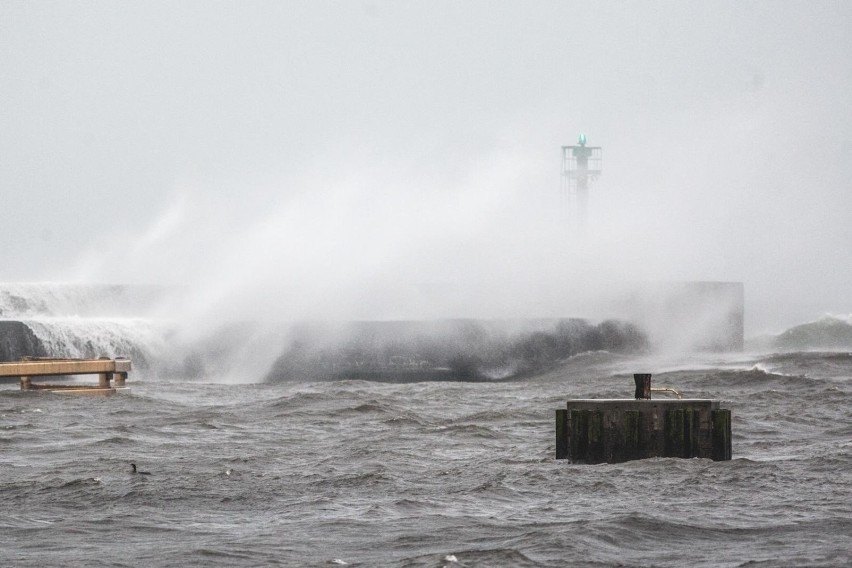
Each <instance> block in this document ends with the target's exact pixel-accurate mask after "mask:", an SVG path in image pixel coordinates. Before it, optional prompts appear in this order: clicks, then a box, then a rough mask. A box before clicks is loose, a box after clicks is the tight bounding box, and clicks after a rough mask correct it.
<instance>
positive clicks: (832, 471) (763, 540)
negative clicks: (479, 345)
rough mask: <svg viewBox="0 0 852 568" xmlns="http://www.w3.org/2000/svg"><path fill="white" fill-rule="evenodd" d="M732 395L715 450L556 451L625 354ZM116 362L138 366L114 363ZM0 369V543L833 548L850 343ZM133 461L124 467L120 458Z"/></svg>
mask: <svg viewBox="0 0 852 568" xmlns="http://www.w3.org/2000/svg"><path fill="white" fill-rule="evenodd" d="M645 370H648V371H652V372H654V373H655V378H654V384H655V386H663V385H667V386H673V387H676V388H678V389H680V390H683V391H684V392H685V394H687V395H689V396H690V397H706V398H714V399H722V400H727V401H730V403H729V407H730V408H731V409H732V410H733V432H734V440H733V453H734V459H733V460H732V461H729V462H712V461H708V460H699V459H693V460H678V459H651V460H642V461H635V462H629V463H625V464H618V465H606V464H604V465H595V466H588V465H574V464H571V463H569V462H567V461H562V460H560V461H556V460H554V459H553V452H554V426H553V415H554V410H555V409H556V408H559V407H561V406H562V405H563V404H564V401H565V399H567V398H572V397H628V396H630V395H631V394H632V391H633V384H632V377H631V375H630V373H633V372H635V371H645ZM133 379H136V382H135V383H134V382H133ZM130 384H131V387H132V391H131V393H130V394H124V395H117V396H113V397H108V398H88V397H80V398H77V397H65V396H60V395H50V394H41V393H27V394H24V393H20V392H18V391H17V390H15V387H14V386H13V385H5V386H3V387H2V388H3V389H4V390H2V391H0V451H2V453H1V454H0V565H4V566H74V565H78V566H82V565H85V566H269V565H282V566H321V565H329V564H332V565H333V564H340V565H342V564H343V563H344V562H345V563H347V564H349V565H355V566H430V567H431V566H445V565H446V566H567V565H580V566H582V565H588V566H597V565H602V566H609V565H627V566H633V565H636V566H684V565H699V566H701V565H713V566H740V565H749V564H750V565H756V566H795V565H799V566H844V565H848V564H849V563H850V557H852V553H850V547H852V544H850V543H852V539H850V536H852V473H850V471H852V457H851V456H850V450H852V421H851V420H850V408H852V406H850V403H852V354H848V353H840V354H836V353H835V354H825V353H823V354H807V353H800V354H783V355H774V356H747V355H740V356H736V357H733V356H732V357H728V358H723V357H716V358H714V359H705V360H695V359H692V360H670V361H660V360H656V361H651V360H636V359H629V358H624V357H618V356H614V355H609V354H606V353H596V354H586V355H580V356H577V357H574V358H573V359H571V360H570V361H569V362H567V363H566V364H565V365H563V366H561V367H560V368H558V369H556V370H554V371H551V372H548V373H546V374H543V375H540V376H537V377H533V378H531V379H526V380H524V381H518V382H502V383H492V384H488V383H451V382H435V383H415V384H389V383H370V382H362V381H341V382H288V383H280V384H250V385H227V384H215V383H198V384H190V385H181V384H169V383H167V382H165V381H163V380H159V381H155V380H147V381H146V380H145V377H144V376H139V374H137V375H136V376H133V375H132V376H131V382H130ZM131 461H134V462H136V463H137V464H139V467H140V469H144V470H148V471H150V472H151V475H148V476H141V475H135V476H134V475H132V474H131V473H130V468H129V465H128V464H129V462H131Z"/></svg>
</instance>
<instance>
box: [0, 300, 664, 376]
mask: <svg viewBox="0 0 852 568" xmlns="http://www.w3.org/2000/svg"><path fill="white" fill-rule="evenodd" d="M158 294H159V295H162V294H163V291H162V290H157V289H149V288H141V289H139V290H136V289H134V288H133V287H122V286H65V285H51V284H32V285H7V286H5V287H0V318H2V320H0V357H2V359H3V360H16V359H19V358H20V357H23V356H26V355H30V356H39V357H47V356H50V357H98V356H109V357H116V356H126V357H130V358H131V359H132V360H134V363H135V364H136V365H137V367H138V368H140V369H142V370H143V372H144V371H149V372H151V373H153V374H154V375H155V376H156V375H161V376H162V375H177V376H180V377H191V378H209V379H213V380H216V379H217V378H221V377H222V376H223V375H225V376H226V375H227V371H228V368H229V367H230V366H233V365H236V364H237V363H236V362H235V361H234V359H239V358H240V357H252V356H256V355H257V354H258V353H257V348H254V349H248V348H247V345H250V344H256V343H257V344H258V345H262V346H263V347H264V348H265V350H266V351H267V353H266V354H265V357H264V359H265V360H266V361H268V363H269V364H270V367H269V368H267V369H265V370H263V373H262V374H261V375H260V377H265V379H266V380H273V381H274V380H316V379H345V378H367V379H376V380H390V381H398V380H403V381H405V380H493V379H505V378H513V377H517V376H522V375H528V374H530V373H532V372H536V371H540V370H542V369H545V368H548V367H551V366H553V365H554V364H556V363H557V362H558V361H560V360H563V359H565V358H567V357H570V356H572V355H576V354H577V353H580V352H584V351H595V350H611V351H616V352H630V353H636V352H640V351H644V350H647V348H648V342H647V338H646V336H645V334H644V333H643V332H642V331H641V330H640V329H639V328H638V327H636V326H635V325H632V324H630V323H627V322H619V321H615V320H608V321H604V322H601V323H599V324H592V323H590V322H588V321H585V320H581V319H566V320H558V319H551V320H518V321H508V320H505V321H504V320H489V321H476V320H440V321H431V322H351V323H340V324H319V323H313V324H311V323H303V324H279V325H276V326H269V325H264V324H257V323H252V322H224V323H223V324H222V325H221V326H219V327H217V328H216V329H215V330H214V331H213V332H212V333H210V334H208V335H206V336H204V337H202V338H200V339H198V338H196V339H194V341H192V342H186V343H183V344H179V341H180V334H179V333H178V332H177V331H176V330H175V326H174V324H172V326H171V327H170V324H169V323H168V322H165V321H157V320H152V319H148V318H145V317H141V316H140V315H139V314H142V313H145V312H146V311H152V309H153V307H154V306H155V304H156V297H157V295H158ZM76 299H79V302H76V303H75V300H76ZM99 299H103V301H99ZM110 313H119V314H124V315H123V316H122V317H116V316H107V315H106V314H110ZM133 313H135V314H137V315H128V314H133ZM260 335H262V336H264V337H263V338H262V339H261V340H260V341H259V337H258V336H260ZM244 368H245V367H244ZM257 379H258V377H255V380H257Z"/></svg>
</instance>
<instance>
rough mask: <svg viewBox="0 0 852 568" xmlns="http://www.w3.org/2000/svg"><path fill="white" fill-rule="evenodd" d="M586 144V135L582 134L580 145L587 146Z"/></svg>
mask: <svg viewBox="0 0 852 568" xmlns="http://www.w3.org/2000/svg"><path fill="white" fill-rule="evenodd" d="M585 145H586V135H585V134H580V146H585Z"/></svg>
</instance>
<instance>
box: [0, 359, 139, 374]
mask: <svg viewBox="0 0 852 568" xmlns="http://www.w3.org/2000/svg"><path fill="white" fill-rule="evenodd" d="M128 371H130V360H129V359H117V360H115V359H62V360H58V359H56V360H37V361H20V362H13V363H0V377H38V376H44V375H87V374H100V373H114V372H123V373H126V372H128Z"/></svg>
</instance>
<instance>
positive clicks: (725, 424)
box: [710, 409, 731, 461]
mask: <svg viewBox="0 0 852 568" xmlns="http://www.w3.org/2000/svg"><path fill="white" fill-rule="evenodd" d="M712 421H713V434H712V435H713V455H712V456H710V457H711V458H712V459H713V460H715V461H725V460H729V459H731V411H730V410H728V409H720V410H714V411H713V413H712Z"/></svg>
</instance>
